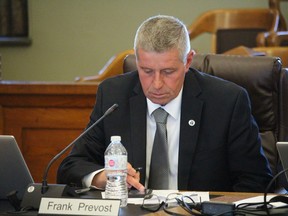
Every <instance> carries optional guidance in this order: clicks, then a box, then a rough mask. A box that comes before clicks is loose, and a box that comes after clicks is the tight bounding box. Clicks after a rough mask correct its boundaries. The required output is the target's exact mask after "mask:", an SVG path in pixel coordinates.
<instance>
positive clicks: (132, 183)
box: [127, 163, 145, 191]
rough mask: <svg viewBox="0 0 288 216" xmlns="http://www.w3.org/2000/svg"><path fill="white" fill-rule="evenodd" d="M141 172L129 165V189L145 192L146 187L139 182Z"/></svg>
mask: <svg viewBox="0 0 288 216" xmlns="http://www.w3.org/2000/svg"><path fill="white" fill-rule="evenodd" d="M139 181H140V172H139V171H137V170H136V169H134V168H133V167H132V166H131V164H130V163H128V164H127V184H128V188H131V187H134V188H136V189H137V190H139V191H144V190H145V187H144V186H143V185H142V184H141V183H140V182H139Z"/></svg>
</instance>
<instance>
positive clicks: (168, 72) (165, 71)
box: [163, 69, 175, 74]
mask: <svg viewBox="0 0 288 216" xmlns="http://www.w3.org/2000/svg"><path fill="white" fill-rule="evenodd" d="M174 71H175V70H173V69H167V70H163V73H165V74H172V73H173V72H174Z"/></svg>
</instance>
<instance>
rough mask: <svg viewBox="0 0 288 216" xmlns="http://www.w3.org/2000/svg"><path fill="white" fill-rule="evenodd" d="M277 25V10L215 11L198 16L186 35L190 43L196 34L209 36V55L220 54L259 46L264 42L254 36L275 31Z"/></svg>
mask: <svg viewBox="0 0 288 216" xmlns="http://www.w3.org/2000/svg"><path fill="white" fill-rule="evenodd" d="M278 24H279V12H278V11H277V10H273V9H268V8H267V9H265V8H263V9H262V8H261V9H218V10H210V11H207V12H205V13H203V14H202V15H200V16H199V17H198V18H197V19H196V20H195V21H194V22H193V23H192V24H191V25H190V26H188V31H189V36H190V40H192V39H194V38H196V37H197V36H199V35H200V34H203V33H210V34H211V36H212V45H211V46H212V48H211V51H212V53H223V52H225V51H227V50H229V49H232V48H234V47H236V46H239V45H243V46H247V47H255V46H256V45H261V42H263V41H265V40H264V39H263V38H261V37H258V33H260V32H267V31H277V28H278ZM239 35H241V37H239ZM263 36H264V35H263ZM257 40H258V41H259V42H257Z"/></svg>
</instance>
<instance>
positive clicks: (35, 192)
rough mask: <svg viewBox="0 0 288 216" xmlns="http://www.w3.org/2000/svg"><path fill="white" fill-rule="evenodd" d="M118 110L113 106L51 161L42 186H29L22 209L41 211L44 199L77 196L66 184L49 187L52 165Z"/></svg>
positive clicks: (116, 106) (115, 105)
mask: <svg viewBox="0 0 288 216" xmlns="http://www.w3.org/2000/svg"><path fill="white" fill-rule="evenodd" d="M117 108H118V104H113V105H112V106H111V107H110V108H109V109H108V110H107V111H106V112H105V113H104V114H103V115H102V116H101V117H100V118H99V119H98V120H97V121H96V122H94V123H93V124H92V125H91V126H90V127H88V128H87V129H86V130H84V131H83V132H82V133H81V134H80V135H79V136H78V137H77V138H76V139H75V140H73V141H72V142H71V143H70V144H69V145H67V146H66V147H65V148H64V149H63V150H62V151H61V152H59V153H58V154H57V155H56V156H54V157H53V158H52V160H50V162H49V163H48V165H47V167H46V169H45V171H44V174H43V179H42V184H39V183H38V184H37V183H36V184H34V183H32V184H29V185H28V187H27V190H26V191H25V193H24V196H23V199H22V202H21V207H22V208H32V209H39V206H40V202H41V198H42V197H52V198H59V197H62V196H63V195H65V194H66V195H70V196H71V195H72V196H77V194H76V193H75V191H74V190H71V188H69V187H68V186H67V185H64V184H50V185H48V181H47V176H48V172H49V169H50V167H51V165H52V164H53V163H54V162H55V161H56V160H57V159H58V158H59V157H61V156H62V155H63V154H64V153H65V152H66V151H67V150H68V149H69V148H70V147H71V146H73V145H74V144H75V143H76V142H77V141H78V140H79V139H80V138H82V137H83V136H84V135H85V134H87V133H88V132H89V131H90V130H91V129H92V128H93V127H95V126H96V125H97V124H99V122H101V121H102V120H103V119H104V118H105V117H106V116H108V115H110V114H111V113H112V112H114V111H115V110H116V109H117Z"/></svg>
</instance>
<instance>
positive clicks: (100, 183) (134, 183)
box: [91, 163, 145, 191]
mask: <svg viewBox="0 0 288 216" xmlns="http://www.w3.org/2000/svg"><path fill="white" fill-rule="evenodd" d="M106 181H107V177H106V174H105V171H103V172H100V173H98V174H96V175H95V176H94V178H93V180H92V183H91V184H92V185H94V186H96V187H97V188H105V185H106ZM139 181H140V172H138V171H137V170H136V169H134V168H133V167H132V166H131V164H130V163H128V164H127V185H128V188H131V187H134V188H136V189H137V190H139V191H144V189H145V187H144V186H143V185H142V184H141V183H140V182H139Z"/></svg>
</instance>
